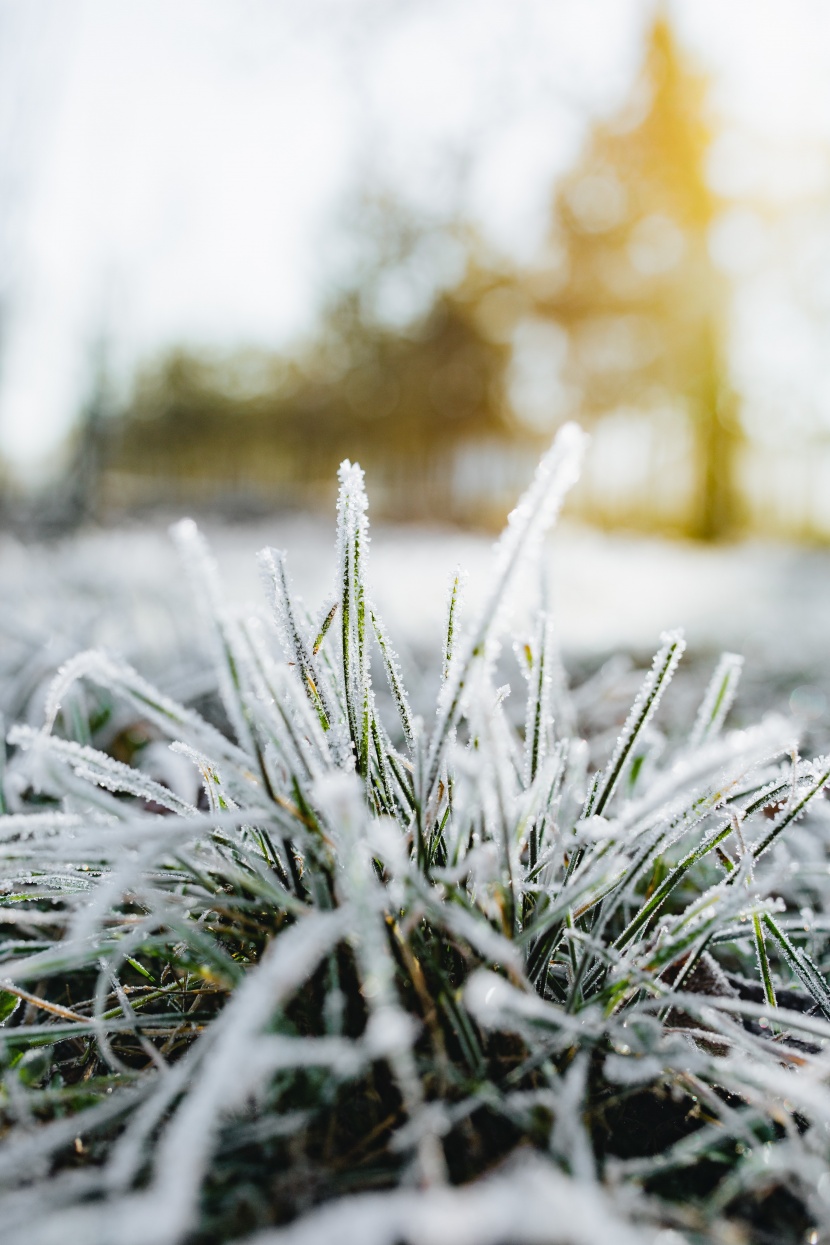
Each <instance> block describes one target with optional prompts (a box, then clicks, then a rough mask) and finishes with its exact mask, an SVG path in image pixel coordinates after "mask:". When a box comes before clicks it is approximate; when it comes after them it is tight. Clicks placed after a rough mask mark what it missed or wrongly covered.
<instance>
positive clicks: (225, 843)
mask: <svg viewBox="0 0 830 1245" xmlns="http://www.w3.org/2000/svg"><path fill="white" fill-rule="evenodd" d="M581 449H582V436H581V434H580V433H579V431H578V430H577V429H575V428H574V427H572V426H568V427H566V428H565V429H563V431H562V432H561V433H560V435H559V437H558V438H557V440H556V442H555V443H554V445H553V447H552V449H551V451H550V452H549V454H548V455H547V456H546V457H545V458H544V459H543V461H542V463H541V465H540V467H539V470H538V472H537V476H536V478H535V480H534V482H533V483H532V484H531V486H530V488H529V490H528V492H527V493H526V495H525V497H524V498H523V499H522V501H521V502H520V504H519V506H518V507H517V509H516V511H515V512H514V514H513V515H512V516H511V520H510V523H509V525H508V527H507V529H506V531H505V534H504V535H503V537H502V538H501V540H500V542H499V544H498V546H497V548H496V552H495V561H494V569H493V574H492V580H491V584H490V590H489V594H488V596H487V599H486V601H485V603H484V605H483V606H482V608H481V609H480V610H479V612H478V613H476V614H475V615H474V616H472V617H471V618H470V619H469V620H468V621H466V622H465V621H464V617H463V614H462V611H461V598H462V581H461V577H458V578H456V580H455V581H454V582H453V585H452V588H451V594H450V604H449V608H448V626H447V634H446V639H445V643H444V644H443V646H442V653H441V662H440V664H441V669H442V682H441V689H440V693H439V696H438V703H437V711H436V714H435V717H434V720H433V721H432V722H430V723H425V722H424V721H422V720H420V719H419V718H418V717H417V716H416V715H415V714H414V713H413V712H412V710H411V708H410V702H409V699H408V695H407V691H406V688H405V683H404V679H403V676H402V673H401V670H400V667H399V663H398V660H397V657H396V655H395V653H394V650H393V648H392V646H391V642H390V640H389V638H388V636H387V634H386V631H385V629H384V627H383V623H382V621H381V619H380V617H379V615H378V611H377V609H376V608H375V606H374V604H373V603H372V602H371V600H370V599H369V596H368V589H367V577H366V562H367V556H368V546H369V537H368V525H367V504H366V496H365V493H364V490H363V479H362V473H361V472H360V470H359V468H357V467H356V466H352V465H350V464H349V463H344V464H343V467H342V468H341V472H340V484H341V488H340V501H339V516H338V572H337V582H336V591H335V594H334V596H333V598H332V599H331V600H330V601H327V602H324V603H323V606H322V608H321V610H320V612H319V614H317V615H314V616H313V615H310V614H309V613H307V611H306V610H305V608H304V607H303V606H302V604H301V603H300V602H299V601H298V600H296V599H295V598H294V596H293V594H292V591H291V586H290V581H289V577H288V572H287V564H286V558H285V555H284V554H283V553H281V552H279V551H276V550H266V551H264V552H263V553H262V554H261V555H260V558H261V566H262V573H263V579H264V583H265V587H266V591H267V597H268V605H269V611H268V612H267V613H263V615H262V616H261V617H256V618H253V619H251V618H248V617H245V616H240V615H238V614H236V613H234V612H233V611H231V610H229V609H228V608H227V606H226V605H225V603H224V601H223V599H222V595H221V591H220V589H219V587H218V584H217V578H216V573H215V569H214V566H213V563H212V561H211V557H210V554H209V551H208V550H207V547H206V546H205V544H204V542H203V540H202V538H201V536H200V534H199V533H198V531H197V530H196V528H195V526H194V525H193V524H192V523H189V522H185V523H183V524H180V525H179V526H178V528H177V529H176V532H175V537H176V540H177V542H178V545H179V547H180V549H181V552H182V555H183V558H184V561H185V564H186V566H187V569H188V572H189V574H190V575H191V577H192V581H193V585H194V591H195V592H197V593H198V594H199V597H200V599H201V600H202V602H203V604H204V607H205V612H206V615H207V616H208V617H209V619H210V622H211V628H212V635H213V642H214V651H215V665H216V687H217V703H216V705H215V706H214V707H213V711H212V714H211V713H208V715H207V716H200V714H198V713H197V712H196V711H195V710H194V709H193V708H192V707H188V706H186V705H182V704H178V703H176V702H174V701H173V700H172V699H170V698H169V697H168V696H166V695H163V694H162V693H161V692H159V691H158V690H157V689H156V688H154V687H153V686H151V685H150V684H149V683H148V682H146V681H145V680H144V679H143V678H142V677H141V676H140V675H139V674H137V673H136V672H135V671H134V670H133V669H131V668H129V667H128V666H126V665H125V664H124V663H123V662H120V661H118V660H117V659H115V658H114V657H112V656H109V655H106V654H104V653H100V652H89V653H82V654H81V655H79V656H78V657H76V658H73V659H72V660H71V661H70V662H68V663H67V664H66V665H65V666H64V667H63V668H62V669H61V670H60V672H59V673H58V674H57V676H56V677H55V680H54V682H53V684H52V688H51V691H50V693H49V695H48V697H47V701H46V705H45V710H44V725H43V726H42V727H41V728H35V727H33V726H16V727H14V728H13V729H12V731H11V733H10V735H9V740H10V743H11V744H12V746H13V753H12V756H11V759H10V761H9V763H8V767H7V770H6V772H5V775H4V779H3V802H4V803H3V815H2V817H0V851H1V852H2V882H0V887H2V890H0V924H2V928H3V941H2V943H0V957H2V964H1V965H0V978H2V981H0V1059H2V1061H3V1080H2V1093H1V1094H0V1222H2V1223H3V1225H4V1240H7V1241H9V1242H17V1241H20V1242H23V1241H24V1240H25V1241H26V1242H27V1243H28V1245H36V1243H41V1242H42V1243H43V1245H47V1243H49V1242H53V1241H54V1242H58V1241H61V1242H74V1241H78V1242H81V1241H83V1242H86V1241H100V1242H113V1245H145V1243H146V1245H164V1243H165V1242H166V1243H169V1245H175V1243H178V1242H182V1243H185V1242H187V1243H192V1245H197V1243H198V1245H201V1243H204V1245H207V1243H208V1242H225V1241H235V1240H241V1239H247V1238H251V1239H252V1240H256V1241H259V1242H262V1243H264V1242H268V1241H270V1242H273V1243H274V1245H277V1242H282V1241H285V1242H295V1241H296V1242H316V1241H320V1242H324V1241H328V1240H330V1239H334V1238H335V1237H339V1238H342V1239H345V1240H347V1241H351V1240H355V1241H357V1240H360V1241H361V1242H371V1243H372V1245H374V1243H377V1245H395V1243H397V1242H401V1241H406V1242H411V1243H412V1245H420V1243H430V1245H431V1243H433V1242H435V1243H436V1245H437V1243H439V1242H444V1241H450V1240H452V1241H453V1242H459V1241H461V1242H470V1245H486V1243H487V1242H491V1243H492V1245H504V1243H505V1242H514V1243H516V1245H520V1243H522V1242H541V1241H550V1242H552V1243H553V1242H562V1243H563V1245H565V1243H567V1245H573V1243H582V1242H585V1243H586V1245H588V1243H590V1245H594V1243H595V1242H597V1241H599V1240H611V1241H614V1242H620V1243H621V1245H626V1243H627V1242H629V1241H630V1242H635V1241H651V1240H654V1239H655V1233H656V1232H658V1231H664V1232H668V1233H669V1235H666V1236H664V1237H661V1238H660V1239H661V1240H665V1241H666V1242H668V1241H669V1240H670V1239H671V1240H672V1241H675V1240H679V1241H683V1240H688V1241H709V1240H713V1241H721V1240H722V1241H724V1242H726V1241H735V1240H746V1241H757V1242H759V1243H760V1242H763V1241H766V1240H775V1241H781V1242H785V1241H793V1242H795V1241H801V1240H803V1239H808V1238H805V1233H808V1234H809V1233H813V1232H815V1234H816V1237H815V1239H818V1234H819V1233H820V1232H821V1231H823V1230H825V1229H826V1228H827V1227H830V1164H828V1146H829V1145H830V1141H828V1138H830V1092H829V1091H828V1089H827V1085H826V1081H827V1076H828V1071H830V1065H828V1057H827V1053H826V1047H827V1042H828V1039H830V989H828V986H827V983H826V979H825V967H826V958H827V932H828V928H829V927H828V918H827V905H826V899H827V897H828V877H827V873H828V870H827V863H826V861H827V849H828V845H830V834H828V819H827V813H826V809H827V805H826V803H825V801H824V800H823V793H824V791H825V787H826V785H827V783H828V781H830V763H828V762H825V761H823V760H815V761H805V760H802V759H801V758H800V757H799V754H798V751H797V748H796V740H795V738H794V735H793V731H792V729H791V726H790V725H789V724H788V723H787V722H786V721H784V720H782V719H780V718H768V719H766V720H764V721H763V722H761V723H760V724H759V725H757V726H754V727H749V728H747V729H743V730H740V731H731V732H730V731H726V730H725V729H724V724H725V719H726V715H727V713H728V710H729V707H730V705H731V703H732V700H733V698H734V695H735V690H736V686H737V681H738V677H739V674H740V660H739V659H738V658H736V657H735V656H733V655H729V654H727V655H726V656H725V657H724V658H723V659H722V661H721V662H720V664H719V665H718V666H717V668H716V670H715V672H714V675H713V677H712V681H711V683H710V685H709V687H708V689H707V690H706V692H705V694H704V695H703V697H702V700H701V705H700V710H699V712H698V714H697V717H696V718H695V719H694V720H693V721H692V722H690V723H689V729H688V732H687V734H686V735H685V737H682V738H675V739H672V740H666V739H665V738H664V737H663V735H662V734H661V733H660V732H659V731H658V730H657V728H656V726H655V722H654V718H655V714H656V712H657V710H658V707H659V703H660V700H661V698H662V697H663V695H664V693H665V691H666V689H667V687H668V685H669V683H670V681H671V678H672V675H673V673H674V671H675V668H676V667H677V664H678V662H679V661H680V659H681V656H682V653H683V648H684V641H683V637H682V635H681V634H680V633H679V632H677V633H670V634H668V635H666V636H664V637H663V639H662V642H661V646H660V649H659V651H658V653H657V655H656V657H655V659H654V663H653V665H652V667H651V669H650V670H649V671H648V672H647V674H646V675H645V677H644V680H643V683H642V687H641V690H640V693H639V695H638V696H637V698H636V700H635V702H634V705H633V707H632V709H631V711H630V713H629V715H628V717H627V719H626V720H625V722H624V724H623V725H622V729H621V731H620V732H619V734H618V736H617V738H616V742H614V743H609V745H608V746H607V747H606V748H605V752H606V755H607V756H608V759H607V760H605V761H604V762H601V763H599V764H595V763H594V761H593V760H592V757H593V756H595V755H596V753H597V751H600V752H601V751H602V749H603V746H604V745H603V744H602V741H599V742H598V743H597V742H596V741H593V742H594V746H593V747H589V743H588V742H586V741H585V740H583V739H582V738H580V736H579V733H578V731H577V729H576V728H575V726H574V710H573V706H572V704H571V703H570V701H569V697H568V693H567V689H566V687H565V684H564V680H563V677H562V671H561V666H560V664H559V660H558V657H557V654H556V651H555V628H554V624H553V622H552V620H551V617H550V615H549V613H548V612H547V610H546V609H545V608H540V609H539V611H538V614H537V617H536V618H535V621H534V623H533V626H532V628H531V630H530V633H529V634H528V635H527V636H526V637H523V638H520V639H519V640H518V641H517V642H516V645H515V652H516V654H517V657H518V659H519V664H520V666H521V668H522V671H523V676H524V680H525V690H526V696H525V704H524V708H523V713H522V715H521V716H522V721H521V723H519V725H518V726H517V725H516V724H515V723H513V722H512V721H511V719H510V717H509V716H508V712H507V709H508V706H507V704H506V703H505V689H504V688H501V689H497V688H496V686H495V683H496V676H495V671H496V662H497V659H498V656H499V649H500V645H501V642H502V640H503V638H504V633H505V628H506V626H507V625H508V617H507V615H508V611H509V607H510V605H511V599H512V597H513V595H514V594H515V590H516V581H517V576H518V575H519V574H520V573H525V572H526V571H527V570H528V568H532V567H533V566H534V564H535V563H536V561H537V560H538V554H539V548H540V542H541V540H542V538H543V536H544V534H545V532H546V531H547V530H548V528H549V527H550V525H551V523H552V522H553V521H554V519H555V517H556V513H557V511H558V509H559V506H560V504H561V501H562V498H563V497H564V494H565V492H566V490H567V488H568V487H569V486H570V484H571V483H572V482H573V480H574V479H575V478H576V475H577V472H578V463H579V456H580V453H581ZM590 694H591V689H590V687H589V688H583V689H581V697H582V699H583V700H585V698H586V697H588V698H589V697H590ZM211 716H212V719H213V720H208V718H209V717H211ZM125 723H126V725H125ZM116 728H117V729H116ZM131 732H132V733H131ZM151 737H152V738H154V739H156V740H159V739H165V740H168V741H170V742H171V744H172V748H173V749H174V752H175V753H176V754H177V755H178V758H179V760H180V762H181V763H182V764H185V763H186V764H187V765H188V766H190V767H192V769H193V772H194V773H196V774H197V775H198V777H199V781H200V794H199V796H198V798H193V797H192V796H190V795H188V793H187V792H186V791H183V790H181V789H180V790H176V789H174V788H175V786H176V784H175V783H173V782H161V781H158V780H157V779H154V778H153V777H151V776H148V774H147V773H146V772H145V770H144V769H142V768H141V756H142V750H141V747H140V746H139V743H140V742H141V741H143V742H144V743H146V740H147V739H148V738H151ZM130 739H133V740H139V743H134V744H133V745H132V746H131V745H129V740H130ZM114 741H117V744H118V746H117V747H116V746H115V743H114ZM125 741H127V742H126V743H125ZM672 1233H673V1234H675V1235H672Z"/></svg>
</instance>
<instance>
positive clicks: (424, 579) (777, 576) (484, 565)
mask: <svg viewBox="0 0 830 1245" xmlns="http://www.w3.org/2000/svg"><path fill="white" fill-rule="evenodd" d="M204 530H205V531H206V533H207V535H208V537H209V539H210V541H211V544H212V546H213V548H214V551H215V553H216V556H217V560H218V562H219V565H220V568H221V572H222V575H223V578H224V580H225V583H226V586H227V592H228V597H229V599H230V600H232V601H234V602H247V601H250V602H251V603H252V604H253V603H254V602H256V601H257V600H258V599H259V597H260V593H259V583H258V575H257V567H256V561H255V556H254V555H255V553H256V551H257V550H258V549H259V548H261V547H262V546H263V545H266V544H273V545H276V546H277V547H280V548H284V549H286V550H287V551H288V554H289V568H290V570H291V573H292V576H293V578H294V582H295V585H296V588H297V591H298V592H299V593H300V594H301V595H302V596H303V597H304V598H305V600H306V602H307V603H308V605H309V606H310V607H312V608H313V609H316V608H317V606H318V605H319V604H320V603H321V602H322V600H323V599H324V598H325V597H326V595H327V594H328V593H330V591H331V588H332V575H333V565H334V547H333V520H332V522H326V521H324V520H322V519H311V518H307V517H300V516H283V517H275V518H274V519H272V520H269V521H267V522H266V521H261V522H257V523H255V524H245V525H234V526H222V525H219V524H218V523H216V522H215V521H207V522H205V524H204ZM491 550H492V540H491V538H489V537H487V536H484V535H480V534H473V533H469V532H460V531H453V530H443V529H439V528H434V529H430V528H412V527H393V526H381V527H378V528H375V529H374V530H373V539H372V546H371V554H370V569H369V579H370V582H371V584H372V585H373V592H374V596H375V600H376V602H377V605H378V606H379V608H380V610H381V612H382V613H383V615H384V617H385V619H386V622H387V626H388V629H389V630H390V632H391V633H392V636H393V638H394V640H395V641H396V643H397V644H398V645H399V646H400V647H401V648H402V649H403V650H404V652H406V651H407V650H408V651H409V652H410V653H415V654H418V653H424V652H433V653H434V652H436V651H437V649H438V646H439V645H440V636H441V632H442V628H443V616H444V611H445V601H446V590H447V584H448V581H449V578H450V576H451V574H452V572H453V571H454V569H455V567H456V566H458V565H461V566H462V567H464V568H466V569H467V570H468V571H469V583H468V599H469V602H470V603H471V604H472V603H474V602H475V601H476V600H477V599H478V598H479V597H480V595H481V594H482V592H483V590H484V588H485V586H486V583H487V576H488V570H489V566H490V557H491ZM549 565H550V569H551V588H552V594H553V598H554V606H555V610H556V614H557V617H558V619H559V626H560V638H561V644H562V648H563V650H564V652H565V655H566V658H567V659H569V660H570V662H571V663H573V664H575V665H577V666H580V667H583V668H584V667H586V666H590V665H593V664H595V663H596V661H597V660H598V659H600V658H602V657H603V656H605V655H607V654H609V653H611V652H614V651H619V650H621V649H622V650H624V651H628V652H631V653H633V654H635V655H636V656H638V657H640V656H645V655H646V654H647V653H648V652H650V651H652V650H653V649H654V648H655V647H656V644H657V639H658V636H659V633H660V632H661V630H663V629H664V628H666V627H670V626H676V625H678V624H679V625H682V626H684V627H685V629H686V632H687V636H688V639H689V648H690V655H691V656H692V657H694V656H695V655H698V656H699V657H701V658H704V659H707V660H708V658H709V657H710V655H711V653H712V651H713V650H715V649H721V648H731V649H734V650H735V651H738V652H741V653H743V654H744V655H745V656H746V659H747V666H746V675H747V676H748V678H747V690H749V689H751V688H752V687H753V686H754V687H755V688H756V690H760V688H761V686H762V685H764V686H767V688H768V690H773V692H774V694H773V697H772V699H773V700H774V701H775V703H777V704H780V703H781V698H782V696H783V695H784V689H785V688H786V689H787V693H786V694H787V697H789V695H790V692H791V691H794V696H793V699H792V703H791V707H792V708H793V709H794V710H795V711H796V712H797V713H798V714H800V715H802V716H804V717H805V718H806V719H807V720H808V721H809V722H810V724H811V726H814V727H815V728H817V729H819V730H821V728H822V727H824V726H825V725H826V714H827V706H828V703H830V653H828V630H829V627H828V624H830V551H823V550H815V549H804V548H799V547H794V546H787V545H769V544H761V543H745V544H735V545H727V546H722V547H717V548H707V547H705V546H700V545H694V544H690V543H682V542H668V541H663V540H658V539H651V538H640V537H631V536H626V535H622V534H619V535H605V534H602V533H599V532H595V531H592V530H589V529H586V528H581V527H577V526H574V525H568V524H565V525H563V526H562V527H560V529H559V530H558V531H557V533H556V534H555V536H554V537H553V539H552V540H551V542H550V546H549ZM0 573H1V574H2V581H3V584H4V589H5V592H4V605H3V606H2V613H0V621H2V624H3V631H4V632H5V634H6V637H7V638H6V642H5V644H4V647H5V648H6V654H5V656H4V658H3V663H2V664H3V666H4V667H5V668H7V669H8V663H9V660H10V653H11V648H13V647H14V645H17V646H18V647H19V646H21V645H22V646H23V647H25V648H30V649H31V650H32V656H31V659H30V660H31V661H33V662H34V667H33V668H32V669H31V670H30V672H29V676H28V677H29V679H32V678H35V677H36V676H37V672H38V670H39V669H41V668H44V670H45V668H46V667H48V666H50V665H51V666H52V668H54V665H56V664H59V663H60V661H62V660H65V658H66V657H67V656H69V655H71V653H72V652H73V651H74V650H76V649H77V648H79V647H88V646H90V645H98V644H102V645H104V646H105V647H109V648H112V649H115V650H117V651H120V652H122V653H123V654H124V655H125V656H128V657H129V658H130V659H131V660H133V661H136V662H137V663H138V664H141V665H142V666H143V668H145V669H146V670H147V672H148V673H150V674H152V673H153V668H154V667H159V669H161V668H164V667H167V669H168V670H169V669H170V660H169V659H170V657H171V655H172V654H173V653H177V654H178V656H177V657H176V661H177V662H178V663H179V665H180V666H181V669H182V678H183V680H184V681H185V683H186V682H187V679H188V677H189V674H188V665H189V660H188V659H189V658H191V657H193V656H195V654H194V653H193V638H192V637H193V630H192V626H191V621H190V620H191V610H192V602H191V601H190V598H189V595H188V591H187V586H186V584H185V583H184V581H183V577H182V574H181V571H180V568H179V567H178V564H177V561H176V556H175V553H174V551H173V549H172V546H171V543H170V540H169V537H168V535H167V530H166V524H165V523H164V522H162V521H161V520H158V521H155V522H153V523H152V524H148V525H145V526H143V527H133V528H125V529H119V530H114V531H108V532H104V531H87V532H84V533H82V534H80V535H78V536H75V537H73V538H71V539H67V540H66V541H63V542H58V543H56V544H52V545H49V546H34V547H31V546H30V547H27V548H24V547H22V546H21V545H19V544H17V543H16V542H14V541H12V540H11V539H10V538H5V539H4V540H3V541H2V542H0ZM532 599H533V596H532V592H531V591H530V588H529V586H526V588H525V589H524V590H523V591H522V593H521V601H519V602H517V608H516V622H517V625H521V618H522V613H523V610H524V608H525V607H526V606H527V605H528V604H529V603H530V602H532ZM10 646H11V648H10ZM15 663H16V659H15ZM4 708H5V709H6V711H7V712H10V711H12V710H13V708H14V707H13V706H12V705H6V706H4Z"/></svg>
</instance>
